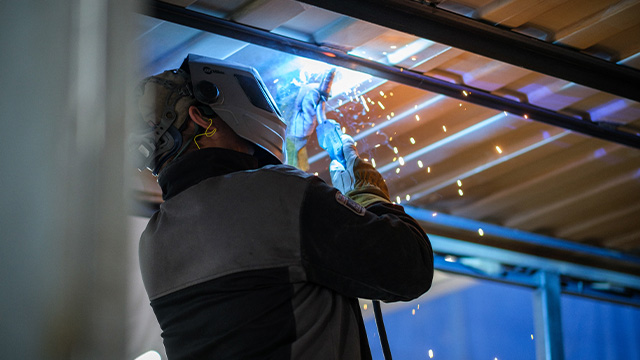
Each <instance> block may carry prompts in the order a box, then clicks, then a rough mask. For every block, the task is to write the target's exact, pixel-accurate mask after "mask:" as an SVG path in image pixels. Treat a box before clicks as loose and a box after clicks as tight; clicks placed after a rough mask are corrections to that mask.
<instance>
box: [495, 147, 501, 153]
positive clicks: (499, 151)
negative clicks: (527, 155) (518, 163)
mask: <svg viewBox="0 0 640 360" xmlns="http://www.w3.org/2000/svg"><path fill="white" fill-rule="evenodd" d="M496 151H497V152H498V154H502V149H500V146H496Z"/></svg>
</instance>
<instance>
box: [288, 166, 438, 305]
mask: <svg viewBox="0 0 640 360" xmlns="http://www.w3.org/2000/svg"><path fill="white" fill-rule="evenodd" d="M346 200H347V199H346V197H344V196H342V194H340V193H339V192H338V190H336V189H335V188H332V187H330V186H329V185H327V184H325V183H324V182H323V181H321V180H320V179H317V178H316V179H313V180H311V183H310V186H309V188H308V189H307V192H306V195H305V198H304V201H303V205H302V212H301V250H302V261H303V266H304V267H305V270H306V272H307V278H308V280H309V281H312V282H315V283H318V284H320V285H323V286H326V287H328V288H331V289H333V290H335V291H337V292H339V293H342V294H344V295H346V296H352V297H360V298H367V299H376V300H383V301H387V302H389V301H407V300H412V299H414V298H417V297H418V296H420V295H422V294H423V293H424V292H426V291H427V290H428V289H429V288H430V287H431V281H432V279H433V251H432V249H431V243H430V242H429V239H428V237H427V235H426V234H425V233H424V231H422V228H421V227H420V225H418V223H417V222H416V221H415V220H414V219H413V218H412V217H410V216H409V215H407V214H406V213H405V212H404V209H403V208H402V206H399V205H393V204H389V203H382V202H381V203H376V204H373V205H371V206H369V207H368V208H367V209H366V211H365V210H364V208H362V207H360V205H358V204H357V203H355V202H353V201H352V200H348V201H349V202H345V201H346Z"/></svg>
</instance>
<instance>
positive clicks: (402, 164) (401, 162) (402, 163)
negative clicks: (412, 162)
mask: <svg viewBox="0 0 640 360" xmlns="http://www.w3.org/2000/svg"><path fill="white" fill-rule="evenodd" d="M398 162H399V163H400V166H404V159H403V158H402V156H400V157H399V158H398Z"/></svg>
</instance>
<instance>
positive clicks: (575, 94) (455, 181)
mask: <svg viewBox="0 0 640 360" xmlns="http://www.w3.org/2000/svg"><path fill="white" fill-rule="evenodd" d="M405 2H406V3H411V4H410V5H412V6H416V2H414V1H405ZM173 3H176V5H179V6H181V7H186V8H187V9H189V10H192V11H196V12H199V13H203V14H207V15H212V16H215V17H217V18H222V19H227V20H230V21H233V22H236V23H240V24H244V25H249V26H252V27H256V28H259V29H264V30H267V31H270V32H271V33H274V34H279V35H283V36H287V37H291V38H294V39H297V40H300V41H304V42H308V43H312V44H318V45H323V46H326V47H327V48H330V49H332V50H335V51H343V52H347V53H348V54H350V55H352V56H354V57H361V58H364V59H369V60H371V61H376V62H380V63H382V64H384V65H387V66H392V67H395V68H403V69H410V70H412V71H415V72H418V73H420V74H424V75H427V76H429V77H433V78H436V79H441V80H445V81H446V82H449V83H454V84H461V85H465V86H468V87H469V88H471V89H477V91H482V92H486V93H490V94H493V95H498V96H500V97H504V98H507V99H512V100H516V101H518V102H521V103H527V104H531V105H535V106H538V107H541V108H544V109H549V110H552V111H555V112H558V113H561V114H565V115H570V116H573V117H576V118H579V119H582V120H584V121H589V122H594V123H598V124H601V125H603V126H609V127H611V128H614V127H615V128H617V129H618V130H620V131H626V132H629V133H632V134H636V135H637V134H638V132H640V104H639V103H638V102H637V101H635V100H632V99H628V98H624V97H621V96H618V95H613V94H611V93H607V92H603V91H601V90H598V89H595V88H590V87H586V86H584V85H579V84H577V83H575V82H572V81H568V80H563V79H562V78H559V77H553V76H549V75H545V74H543V73H540V72H535V71H532V70H528V69H526V68H523V67H520V66H516V65H511V64H508V63H505V62H502V61H498V60H494V59H492V58H491V57H489V56H483V55H477V54H474V53H471V52H469V51H466V50H464V49H461V48H456V47H453V46H450V45H447V44H442V43H437V42H434V41H432V40H430V39H428V38H421V37H418V36H415V35H411V34H408V33H405V32H401V31H398V30H394V29H391V28H389V27H385V26H381V25H376V24H372V23H368V22H365V21H362V20H358V19H355V18H352V17H348V16H345V15H341V14H339V13H336V12H332V11H328V10H325V9H321V8H318V7H315V6H312V5H308V4H304V3H299V2H295V1H291V0H268V1H250V0H249V1H241V0H237V1H235V0H226V1H213V0H201V1H187V2H182V3H179V2H176V1H174V2H173ZM395 3H401V2H400V1H395ZM422 6H429V7H431V8H435V9H437V10H441V11H447V12H452V13H454V14H457V15H459V17H464V18H465V19H473V20H475V21H478V22H482V23H483V24H485V25H486V24H491V25H495V26H497V27H499V28H500V30H502V31H507V32H515V33H518V34H525V35H526V36H528V37H532V38H535V39H537V40H536V41H543V42H546V43H549V44H555V45H557V46H563V47H570V48H571V49H573V50H576V51H579V52H580V54H582V55H588V56H596V57H598V58H599V59H603V60H605V61H607V62H609V63H612V64H617V65H618V66H620V67H625V68H630V69H634V71H635V70H639V69H640V56H638V54H639V53H640V1H580V0H555V1H545V2H532V1H524V0H513V1H501V0H494V1H485V0H470V1H446V0H445V1H433V2H423V4H422ZM362 11H366V9H362ZM139 20H140V36H139V38H138V39H137V43H138V44H139V45H140V48H141V56H142V59H143V65H144V68H143V69H142V72H143V73H144V74H152V73H157V72H160V71H162V70H164V69H169V68H174V67H177V66H178V65H179V64H180V63H181V61H182V59H183V58H184V57H185V56H186V54H187V53H198V54H202V55H207V56H212V57H217V58H223V59H230V60H234V61H239V62H243V63H246V64H248V65H251V66H254V67H256V68H257V69H258V70H259V71H260V73H261V75H262V76H263V78H264V79H265V82H266V83H267V84H268V86H269V87H270V90H271V91H272V93H273V94H274V95H275V97H276V100H277V101H278V100H279V101H280V104H279V105H280V106H281V107H282V108H284V110H285V111H286V110H287V106H288V104H287V101H288V99H290V96H291V93H292V92H293V90H295V86H294V85H296V84H297V83H296V81H301V82H303V81H304V80H305V78H310V77H312V76H313V75H314V74H315V73H319V72H321V71H322V70H324V69H326V68H328V67H329V65H326V64H321V63H318V62H315V61H311V60H307V59H301V58H297V57H295V56H293V55H290V54H285V53H282V52H278V51H275V50H271V49H267V48H264V47H260V46H258V45H255V44H250V43H247V42H244V41H239V40H234V39H230V38H227V37H223V36H220V35H216V34H211V33H207V32H203V31H200V30H196V29H190V28H188V27H185V26H180V25H176V24H172V23H169V22H165V21H162V20H158V19H154V18H152V17H148V16H143V15H141V16H140V17H139ZM336 49H337V50H336ZM514 51H517V50H514ZM339 73H341V74H342V75H339V76H342V77H341V78H339V79H338V80H336V88H334V91H333V93H332V98H331V100H330V103H329V109H330V112H328V114H327V117H328V118H333V119H336V120H337V121H338V122H340V123H341V125H342V126H343V127H344V128H345V130H346V132H347V133H348V134H350V135H353V136H354V138H355V139H356V140H357V141H358V150H359V151H360V153H361V154H362V157H364V158H366V159H367V160H368V161H370V162H372V163H375V166H376V168H377V169H378V170H379V171H380V172H381V173H383V176H384V177H385V179H386V180H387V184H388V186H389V189H390V191H391V194H392V198H393V200H394V201H396V202H397V203H400V204H401V205H410V206H413V207H417V208H422V209H427V210H429V211H432V212H434V213H445V214H451V215H455V216H459V217H462V218H466V219H473V220H478V221H482V222H486V223H490V224H497V225H502V226H504V227H508V228H513V229H519V230H523V231H527V232H533V233H537V234H543V235H548V236H552V237H555V238H558V239H564V240H568V241H572V242H576V243H583V244H589V245H595V246H598V247H602V248H609V249H616V250H620V251H623V252H625V253H635V254H638V253H640V150H639V149H637V148H633V147H629V146H625V145H620V144H617V143H614V142H609V141H605V140H601V139H597V138H594V137H590V136H586V135H584V134H579V133H577V132H573V131H570V130H566V129H563V128H560V127H556V126H551V125H547V124H544V123H541V122H538V121H535V120H534V119H531V118H529V117H528V116H521V115H514V114H511V113H508V112H503V111H500V110H499V109H491V108H487V107H484V106H480V105H476V104H474V103H472V102H469V101H464V96H462V97H460V98H453V97H447V96H444V95H440V94H437V93H432V92H429V91H426V90H422V89H418V88H415V87H411V86H408V85H405V84H401V83H397V82H393V81H387V80H385V79H382V78H375V77H371V76H368V75H366V74H365V75H362V74H360V75H359V74H355V73H353V72H352V71H348V70H346V69H340V70H339ZM337 88H340V89H341V90H340V89H337ZM638 90H640V84H638ZM309 154H310V160H311V171H312V172H317V173H318V175H319V176H320V177H323V178H325V179H327V180H328V179H329V176H328V158H327V157H326V155H324V154H323V153H322V151H321V149H319V148H318V146H317V144H316V142H315V140H314V139H312V141H311V144H310V146H309ZM137 187H138V190H139V195H140V197H141V198H146V199H151V200H153V201H157V200H158V198H159V189H158V188H157V184H155V182H154V181H153V180H152V179H149V178H145V179H142V180H141V182H140V183H139V184H138V185H137ZM425 230H426V231H427V232H432V231H433V232H437V233H443V234H447V235H450V236H457V237H458V238H461V239H466V240H469V241H474V242H478V241H481V240H479V239H478V238H477V237H478V236H480V235H479V234H474V235H469V234H468V233H465V232H459V231H456V230H455V229H453V228H452V229H448V230H446V229H445V230H443V229H440V228H437V229H436V228H434V229H430V228H426V229H425ZM489 235H490V234H486V236H489ZM471 237H475V238H473V239H472V238H471Z"/></svg>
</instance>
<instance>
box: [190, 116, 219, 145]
mask: <svg viewBox="0 0 640 360" xmlns="http://www.w3.org/2000/svg"><path fill="white" fill-rule="evenodd" d="M212 125H213V119H209V126H208V127H207V130H205V131H204V133H202V134H199V135H196V136H194V137H193V142H194V143H196V146H197V147H198V150H200V145H198V142H197V141H196V139H197V138H199V137H200V136H202V135H204V136H206V137H212V136H213V134H215V133H216V131H218V129H217V128H213V129H211V130H209V128H211V126H212Z"/></svg>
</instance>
